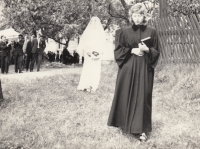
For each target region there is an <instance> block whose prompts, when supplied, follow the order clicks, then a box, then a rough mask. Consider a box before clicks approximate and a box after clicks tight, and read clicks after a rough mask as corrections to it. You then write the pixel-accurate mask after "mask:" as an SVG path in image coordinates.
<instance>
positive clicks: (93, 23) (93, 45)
mask: <svg viewBox="0 0 200 149" xmlns="http://www.w3.org/2000/svg"><path fill="white" fill-rule="evenodd" d="M105 41H106V36H105V32H104V29H103V26H102V24H101V21H100V19H99V18H98V17H92V18H91V20H90V22H89V24H88V25H87V27H86V29H85V30H84V32H83V34H82V36H81V38H80V42H79V45H78V48H77V51H78V53H79V54H80V55H83V54H84V52H92V51H96V52H98V53H102V52H103V50H104V45H105Z"/></svg>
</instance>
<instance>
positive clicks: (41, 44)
mask: <svg viewBox="0 0 200 149" xmlns="http://www.w3.org/2000/svg"><path fill="white" fill-rule="evenodd" d="M37 48H38V62H37V71H40V65H41V62H42V56H43V52H44V49H45V48H46V43H45V38H44V36H41V35H40V34H38V47H37Z"/></svg>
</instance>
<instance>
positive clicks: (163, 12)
mask: <svg viewBox="0 0 200 149" xmlns="http://www.w3.org/2000/svg"><path fill="white" fill-rule="evenodd" d="M167 7H168V3H167V0H159V16H160V18H164V17H167Z"/></svg>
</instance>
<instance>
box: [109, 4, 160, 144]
mask: <svg viewBox="0 0 200 149" xmlns="http://www.w3.org/2000/svg"><path fill="white" fill-rule="evenodd" d="M129 13H130V18H131V21H132V22H133V21H134V22H133V26H132V27H129V28H124V29H119V30H117V31H116V35H115V50H114V56H115V60H116V62H117V64H118V66H119V70H118V75H117V80H116V87H115V94H114V99H113V103H112V107H111V111H110V115H109V118H108V126H114V127H119V128H121V129H122V131H123V132H124V133H128V134H139V140H140V141H146V140H147V135H146V133H147V132H151V131H152V120H151V116H152V89H153V79H154V68H155V66H156V64H157V60H158V57H159V53H160V52H159V49H158V37H157V33H156V30H155V28H153V27H150V26H147V25H146V24H147V21H146V19H145V18H144V16H145V14H146V9H145V6H143V4H141V3H138V4H136V5H134V6H132V7H131V9H130V12H129ZM134 16H136V17H134ZM138 16H139V18H138ZM141 18H142V19H141ZM146 37H151V40H150V43H149V44H148V45H145V44H144V43H140V41H141V39H143V38H146Z"/></svg>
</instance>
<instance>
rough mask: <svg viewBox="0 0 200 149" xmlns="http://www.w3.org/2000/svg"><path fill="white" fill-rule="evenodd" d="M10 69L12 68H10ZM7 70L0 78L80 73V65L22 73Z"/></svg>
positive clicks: (27, 77)
mask: <svg viewBox="0 0 200 149" xmlns="http://www.w3.org/2000/svg"><path fill="white" fill-rule="evenodd" d="M10 69H11V70H12V69H13V70H14V68H12V67H11V68H10ZM11 70H10V72H9V74H7V75H5V74H0V79H1V80H3V79H20V80H21V79H22V80H24V79H34V78H41V77H46V76H53V75H56V74H70V73H76V74H80V73H81V70H82V67H69V68H42V69H41V70H40V72H36V71H35V72H26V71H24V72H23V73H14V72H13V71H11Z"/></svg>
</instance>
